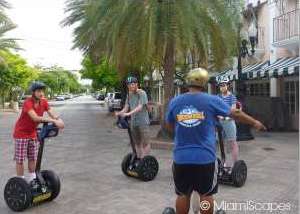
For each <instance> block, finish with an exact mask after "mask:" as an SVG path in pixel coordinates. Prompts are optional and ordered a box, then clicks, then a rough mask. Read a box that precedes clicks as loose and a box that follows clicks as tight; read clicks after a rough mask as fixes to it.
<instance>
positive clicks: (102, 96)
mask: <svg viewBox="0 0 300 214" xmlns="http://www.w3.org/2000/svg"><path fill="white" fill-rule="evenodd" d="M96 99H97V100H104V99H105V96H104V94H98V96H97V98H96Z"/></svg>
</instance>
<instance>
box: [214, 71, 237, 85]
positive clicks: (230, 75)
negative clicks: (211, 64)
mask: <svg viewBox="0 0 300 214" xmlns="http://www.w3.org/2000/svg"><path fill="white" fill-rule="evenodd" d="M224 78H228V79H230V80H233V79H234V78H237V75H235V71H234V70H231V69H227V70H224V71H222V72H220V73H218V74H217V75H216V81H217V82H220V81H221V80H223V79H224Z"/></svg>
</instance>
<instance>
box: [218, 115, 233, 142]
mask: <svg viewBox="0 0 300 214" xmlns="http://www.w3.org/2000/svg"><path fill="white" fill-rule="evenodd" d="M220 123H221V125H222V128H223V137H224V141H236V125H235V122H234V120H221V121H220Z"/></svg>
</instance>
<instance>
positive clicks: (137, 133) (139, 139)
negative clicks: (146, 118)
mask: <svg viewBox="0 0 300 214" xmlns="http://www.w3.org/2000/svg"><path fill="white" fill-rule="evenodd" d="M131 134H132V140H133V142H134V143H135V144H137V145H140V144H144V145H146V144H148V143H149V127H148V126H134V127H131Z"/></svg>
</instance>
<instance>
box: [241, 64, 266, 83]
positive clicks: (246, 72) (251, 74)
mask: <svg viewBox="0 0 300 214" xmlns="http://www.w3.org/2000/svg"><path fill="white" fill-rule="evenodd" d="M268 65H269V61H265V62H258V63H255V64H251V65H247V66H245V67H244V68H243V69H242V75H243V78H244V79H255V78H257V77H258V72H259V71H260V70H261V69H263V68H265V67H267V66H268Z"/></svg>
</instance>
